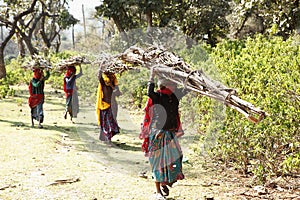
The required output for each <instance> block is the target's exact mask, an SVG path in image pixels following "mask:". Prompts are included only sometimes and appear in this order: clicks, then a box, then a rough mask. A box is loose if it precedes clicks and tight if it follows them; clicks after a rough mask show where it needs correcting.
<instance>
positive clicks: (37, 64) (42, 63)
mask: <svg viewBox="0 0 300 200" xmlns="http://www.w3.org/2000/svg"><path fill="white" fill-rule="evenodd" d="M22 67H23V68H24V69H28V70H34V69H36V68H40V69H52V68H53V67H52V64H51V63H50V62H49V61H48V60H46V59H45V58H44V57H42V56H39V55H34V56H33V58H32V60H29V61H26V62H25V64H24V65H23V66H22Z"/></svg>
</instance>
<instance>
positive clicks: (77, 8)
mask: <svg viewBox="0 0 300 200" xmlns="http://www.w3.org/2000/svg"><path fill="white" fill-rule="evenodd" d="M100 4H101V0H72V1H70V2H69V6H70V10H69V12H70V13H71V14H72V15H73V16H74V17H75V18H76V19H79V20H80V21H82V5H84V13H85V16H86V17H88V16H89V13H91V12H95V6H99V5H100Z"/></svg>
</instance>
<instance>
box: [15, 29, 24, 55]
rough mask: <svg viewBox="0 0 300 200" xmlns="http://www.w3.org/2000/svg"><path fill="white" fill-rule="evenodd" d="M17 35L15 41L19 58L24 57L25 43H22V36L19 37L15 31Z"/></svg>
mask: <svg viewBox="0 0 300 200" xmlns="http://www.w3.org/2000/svg"><path fill="white" fill-rule="evenodd" d="M16 35H17V41H18V47H19V56H21V58H24V57H25V54H26V53H25V45H24V43H23V40H22V38H21V37H20V34H19V33H16Z"/></svg>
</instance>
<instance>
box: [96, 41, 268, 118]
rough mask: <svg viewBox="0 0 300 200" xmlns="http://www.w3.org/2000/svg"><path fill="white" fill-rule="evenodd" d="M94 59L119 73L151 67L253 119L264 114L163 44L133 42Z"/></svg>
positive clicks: (103, 66)
mask: <svg viewBox="0 0 300 200" xmlns="http://www.w3.org/2000/svg"><path fill="white" fill-rule="evenodd" d="M97 63H98V64H99V67H100V68H101V70H102V71H104V72H105V71H106V72H112V73H122V72H123V71H125V70H128V69H136V68H138V67H139V66H143V67H147V68H151V67H154V68H155V72H156V74H157V75H158V76H159V77H163V78H166V79H168V80H170V81H172V82H174V83H176V84H179V85H182V86H184V87H185V88H187V89H190V90H192V91H195V92H197V93H200V94H201V95H204V96H208V97H210V98H212V99H215V100H217V101H219V102H222V103H224V104H225V105H227V106H229V107H231V108H233V109H235V110H237V111H238V112H240V113H242V114H243V115H245V116H246V118H247V119H249V120H250V121H252V122H254V123H258V122H259V121H261V120H262V119H264V117H265V116H266V113H265V112H264V111H263V110H261V109H259V108H256V107H255V106H254V105H252V104H251V103H249V102H247V101H244V100H242V99H240V98H239V97H238V96H237V94H236V91H235V90H234V89H231V88H227V87H226V86H224V85H222V84H221V83H220V82H217V81H215V80H212V79H211V78H210V77H209V76H207V75H205V74H204V72H203V71H202V70H192V69H191V67H190V66H189V65H188V64H187V63H186V62H184V61H183V60H182V59H181V58H180V57H179V56H177V55H176V54H174V53H172V52H170V51H167V50H165V49H163V48H159V47H156V46H151V47H149V48H146V49H145V50H144V49H142V48H139V47H136V46H133V47H130V48H129V49H127V50H125V51H124V53H121V54H118V55H116V56H108V57H105V58H102V60H100V61H99V60H98V61H97Z"/></svg>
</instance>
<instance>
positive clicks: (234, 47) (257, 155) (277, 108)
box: [212, 35, 300, 181]
mask: <svg viewBox="0 0 300 200" xmlns="http://www.w3.org/2000/svg"><path fill="white" fill-rule="evenodd" d="M293 44H294V43H293V40H292V39H289V40H287V41H283V39H282V38H280V37H272V38H266V37H263V36H261V35H258V36H256V37H255V38H253V39H250V38H248V39H247V40H245V41H237V42H235V41H224V42H222V43H220V44H218V45H217V47H216V48H214V49H213V51H212V56H213V57H214V60H215V64H216V66H217V67H218V68H220V70H221V71H222V79H223V81H225V83H227V84H228V85H229V86H230V87H232V88H237V89H238V94H239V96H240V97H241V98H242V99H245V100H247V101H249V102H251V103H253V104H254V105H257V106H260V107H261V108H263V110H265V111H267V113H268V114H269V115H268V117H267V118H266V119H265V120H263V121H262V122H260V123H259V124H257V125H254V124H252V123H250V122H248V121H246V120H241V119H240V118H241V116H240V115H239V114H237V113H236V112H234V111H232V110H230V109H227V110H226V119H225V120H224V121H223V128H222V131H220V132H219V137H218V143H217V145H216V146H215V148H214V150H215V151H214V152H215V153H217V154H218V155H219V157H220V158H222V159H223V160H224V161H225V162H226V163H230V162H233V163H235V164H236V167H237V168H238V169H240V170H241V171H243V172H244V173H247V172H249V171H250V172H253V173H255V174H256V175H257V177H258V178H259V179H260V181H265V180H266V179H267V178H268V177H270V176H272V175H281V174H289V173H291V172H292V171H293V170H296V169H298V171H299V165H298V166H296V165H295V163H297V162H298V161H297V159H298V156H297V155H296V152H297V150H298V151H299V148H300V146H299V142H300V140H299V129H298V128H297V127H299V119H300V112H299V109H300V107H299V105H300V104H299V94H300V90H299V88H300V87H299V86H300V82H299V78H298V77H299V75H300V70H299V61H298V59H299V55H300V52H299V46H298V45H293ZM291 166H292V167H291Z"/></svg>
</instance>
